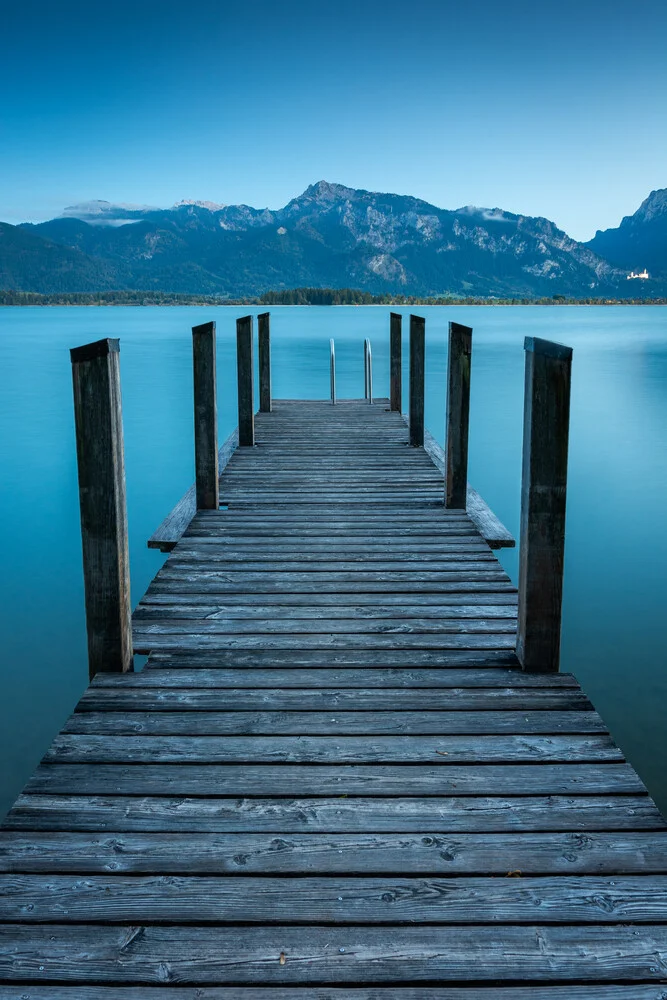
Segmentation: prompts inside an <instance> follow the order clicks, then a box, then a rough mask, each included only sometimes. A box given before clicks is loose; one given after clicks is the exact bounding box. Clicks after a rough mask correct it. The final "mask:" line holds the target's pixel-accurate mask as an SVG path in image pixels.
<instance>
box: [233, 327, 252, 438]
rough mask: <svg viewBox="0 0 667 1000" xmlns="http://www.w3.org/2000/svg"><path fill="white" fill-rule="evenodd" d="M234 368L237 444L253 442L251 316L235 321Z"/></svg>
mask: <svg viewBox="0 0 667 1000" xmlns="http://www.w3.org/2000/svg"><path fill="white" fill-rule="evenodd" d="M236 370H237V375H238V385H239V445H245V446H248V447H250V448H252V446H253V445H254V443H255V401H254V396H255V392H254V380H253V364H252V316H244V317H243V318H242V319H237V321H236Z"/></svg>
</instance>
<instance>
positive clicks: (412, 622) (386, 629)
mask: <svg viewBox="0 0 667 1000" xmlns="http://www.w3.org/2000/svg"><path fill="white" fill-rule="evenodd" d="M177 614H178V611H176V613H175V614H171V615H170V614H164V615H159V614H152V615H151V616H150V618H147V617H140V616H135V619H134V621H135V629H134V634H135V641H137V637H143V638H144V639H145V638H146V637H147V636H150V635H238V636H241V635H258V634H260V633H265V634H267V635H293V636H301V635H318V634H322V633H324V634H326V635H328V636H332V635H337V634H347V635H399V634H400V635H453V634H462V635H477V634H483V633H493V634H494V635H497V634H499V633H505V632H506V633H511V634H512V635H515V634H516V617H512V618H499V617H494V618H490V619H489V620H486V619H484V618H461V619H456V618H444V619H442V620H438V619H437V618H401V619H393V618H389V619H387V618H381V619H378V620H368V619H363V620H360V621H357V620H356V619H354V618H343V619H338V618H319V619H314V620H312V621H309V620H305V621H304V620H301V619H298V618H290V619H288V620H287V621H282V620H281V619H280V618H277V617H276V618H268V619H261V618H260V619H255V620H253V621H239V620H238V619H229V618H227V617H225V616H220V615H216V616H213V617H208V618H203V617H201V616H199V617H194V616H189V617H184V618H179V617H177Z"/></svg>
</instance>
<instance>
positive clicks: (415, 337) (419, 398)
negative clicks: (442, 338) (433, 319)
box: [410, 316, 426, 448]
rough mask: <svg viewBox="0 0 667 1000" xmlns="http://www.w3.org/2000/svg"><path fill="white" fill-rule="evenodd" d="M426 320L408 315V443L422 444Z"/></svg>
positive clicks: (413, 444)
mask: <svg viewBox="0 0 667 1000" xmlns="http://www.w3.org/2000/svg"><path fill="white" fill-rule="evenodd" d="M425 333H426V320H425V319H424V318H423V316H411V317H410V444H411V445H412V447H413V448H421V447H423V445H424V360H425V340H426V337H425Z"/></svg>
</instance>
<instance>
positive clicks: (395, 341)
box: [389, 313, 403, 413]
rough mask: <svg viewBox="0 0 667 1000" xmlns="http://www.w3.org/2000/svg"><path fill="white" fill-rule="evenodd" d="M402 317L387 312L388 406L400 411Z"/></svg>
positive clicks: (398, 314)
mask: <svg viewBox="0 0 667 1000" xmlns="http://www.w3.org/2000/svg"><path fill="white" fill-rule="evenodd" d="M402 324H403V317H402V316H401V315H400V313H390V314H389V406H390V409H392V410H396V411H397V412H398V413H400V412H401V405H402V400H401V389H402V381H403V369H402V365H403V358H402V343H403V330H402Z"/></svg>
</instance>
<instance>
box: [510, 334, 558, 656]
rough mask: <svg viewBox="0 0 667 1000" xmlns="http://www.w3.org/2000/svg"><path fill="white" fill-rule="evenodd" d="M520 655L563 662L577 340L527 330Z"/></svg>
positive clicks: (518, 644) (520, 565) (520, 555)
mask: <svg viewBox="0 0 667 1000" xmlns="http://www.w3.org/2000/svg"><path fill="white" fill-rule="evenodd" d="M524 346H525V350H526V389H525V399H524V425H523V473H522V483H521V539H520V551H519V621H518V635H517V656H518V657H519V660H520V662H521V665H522V667H523V669H524V670H531V671H537V672H541V673H552V672H556V671H557V670H558V669H559V663H560V635H561V610H562V598H563V556H564V550H565V502H566V494H567V452H568V435H569V425H570V379H571V372H572V348H570V347H563V346H562V345H560V344H554V343H552V342H551V341H548V340H540V339H539V338H537V337H526V341H525V345H524Z"/></svg>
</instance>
